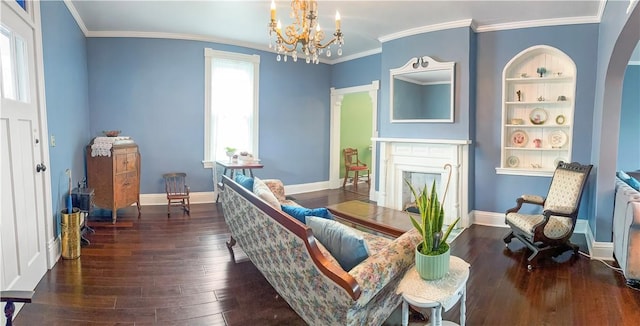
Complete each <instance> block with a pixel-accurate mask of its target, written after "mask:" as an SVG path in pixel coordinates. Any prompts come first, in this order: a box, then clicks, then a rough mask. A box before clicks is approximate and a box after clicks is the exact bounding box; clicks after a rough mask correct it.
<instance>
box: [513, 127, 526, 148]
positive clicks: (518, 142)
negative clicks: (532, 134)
mask: <svg viewBox="0 0 640 326" xmlns="http://www.w3.org/2000/svg"><path fill="white" fill-rule="evenodd" d="M528 140H529V136H528V135H527V133H526V132H524V131H523V130H516V131H514V132H513V133H512V134H511V144H513V146H515V147H524V146H526V145H527V141H528Z"/></svg>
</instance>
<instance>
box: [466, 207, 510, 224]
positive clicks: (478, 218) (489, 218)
mask: <svg viewBox="0 0 640 326" xmlns="http://www.w3.org/2000/svg"><path fill="white" fill-rule="evenodd" d="M471 224H478V225H485V226H493V227H499V228H508V227H509V226H508V225H506V224H505V223H504V213H494V212H486V211H476V210H474V211H471V213H469V225H471Z"/></svg>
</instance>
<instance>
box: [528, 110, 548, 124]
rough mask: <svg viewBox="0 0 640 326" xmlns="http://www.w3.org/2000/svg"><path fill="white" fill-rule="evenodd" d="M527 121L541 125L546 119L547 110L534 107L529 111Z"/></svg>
mask: <svg viewBox="0 0 640 326" xmlns="http://www.w3.org/2000/svg"><path fill="white" fill-rule="evenodd" d="M529 121H531V123H533V124H534V125H541V124H544V123H545V122H546V121H547V111H545V110H544V109H542V108H535V109H533V110H531V113H529Z"/></svg>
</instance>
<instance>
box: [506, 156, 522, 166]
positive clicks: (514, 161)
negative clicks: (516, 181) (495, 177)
mask: <svg viewBox="0 0 640 326" xmlns="http://www.w3.org/2000/svg"><path fill="white" fill-rule="evenodd" d="M518 165H520V159H519V158H518V157H517V156H509V158H507V166H508V167H510V168H517V167H518Z"/></svg>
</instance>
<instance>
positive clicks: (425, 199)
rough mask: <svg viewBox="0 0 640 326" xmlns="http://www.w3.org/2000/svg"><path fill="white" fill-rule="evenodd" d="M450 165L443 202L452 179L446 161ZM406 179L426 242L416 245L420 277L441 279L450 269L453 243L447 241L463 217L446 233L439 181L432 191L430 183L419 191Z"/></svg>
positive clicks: (432, 186) (415, 224)
mask: <svg viewBox="0 0 640 326" xmlns="http://www.w3.org/2000/svg"><path fill="white" fill-rule="evenodd" d="M446 168H448V169H449V177H448V178H447V185H446V187H445V191H444V195H443V197H442V203H444V200H445V198H446V195H447V190H448V189H449V181H450V180H451V165H450V164H446V165H445V169H446ZM405 182H406V184H407V185H408V186H409V189H410V190H411V193H412V194H413V197H414V198H415V199H416V201H415V205H416V208H417V211H418V213H419V214H420V217H419V221H418V220H416V218H414V217H413V216H412V215H411V213H409V218H411V223H412V224H413V227H415V228H416V230H418V232H419V233H420V234H421V235H422V241H421V242H420V243H419V244H418V246H417V247H416V269H417V271H418V274H419V275H420V277H421V278H423V279H425V280H436V279H440V278H442V277H444V276H445V274H447V272H448V271H449V244H448V243H447V238H448V237H449V234H451V231H452V230H453V228H454V226H455V225H456V224H457V223H458V221H459V220H460V217H458V218H456V220H455V222H453V223H451V225H449V227H448V228H447V230H446V231H445V232H444V234H443V232H442V226H443V223H444V208H443V204H442V203H441V202H440V200H439V199H438V193H437V192H436V182H435V180H434V181H433V184H432V185H431V191H430V192H429V191H428V190H427V186H426V185H425V186H424V188H422V189H421V190H420V191H419V192H417V191H416V189H415V188H414V187H413V185H412V184H411V183H410V182H409V181H408V180H406V179H405Z"/></svg>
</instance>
